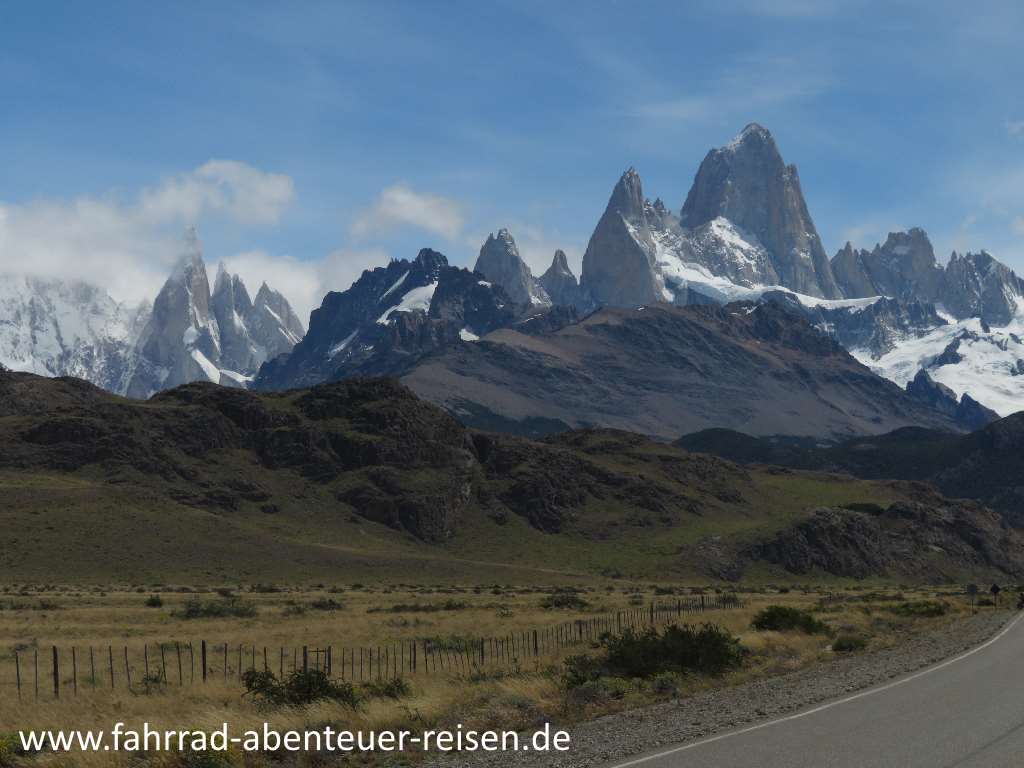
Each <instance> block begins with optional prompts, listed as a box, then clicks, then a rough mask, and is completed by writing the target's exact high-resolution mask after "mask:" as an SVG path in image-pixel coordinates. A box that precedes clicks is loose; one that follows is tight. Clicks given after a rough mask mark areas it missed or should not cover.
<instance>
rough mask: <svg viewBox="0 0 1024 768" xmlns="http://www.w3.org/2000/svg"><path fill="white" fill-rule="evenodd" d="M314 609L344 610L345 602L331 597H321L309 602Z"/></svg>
mask: <svg viewBox="0 0 1024 768" xmlns="http://www.w3.org/2000/svg"><path fill="white" fill-rule="evenodd" d="M309 607H310V608H312V609H313V610H314V611H342V610H344V609H345V604H344V603H342V602H339V601H338V600H335V599H333V598H330V597H319V598H317V599H316V600H314V601H313V602H311V603H310V604H309Z"/></svg>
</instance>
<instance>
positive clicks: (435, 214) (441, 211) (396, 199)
mask: <svg viewBox="0 0 1024 768" xmlns="http://www.w3.org/2000/svg"><path fill="white" fill-rule="evenodd" d="M464 223H465V220H464V218H463V213H462V206H461V205H459V203H458V202H456V201H455V200H452V199H450V198H447V197H442V196H440V195H431V194H426V193H422V192H417V191H415V190H414V189H412V188H411V187H409V186H408V185H407V184H395V185H394V186H391V187H387V188H385V189H384V190H383V191H382V192H381V193H380V195H379V196H378V197H377V200H376V202H374V204H373V205H372V206H370V207H369V208H367V209H366V210H364V211H361V212H360V213H359V214H357V215H356V217H355V219H354V220H353V222H352V234H354V235H356V236H357V237H366V236H369V235H386V234H391V233H393V232H397V231H400V230H402V229H410V228H411V229H422V230H424V231H426V232H433V233H434V234H437V235H440V236H441V237H443V238H445V239H447V240H454V239H455V238H457V237H458V236H459V233H460V232H462V228H463V225H464Z"/></svg>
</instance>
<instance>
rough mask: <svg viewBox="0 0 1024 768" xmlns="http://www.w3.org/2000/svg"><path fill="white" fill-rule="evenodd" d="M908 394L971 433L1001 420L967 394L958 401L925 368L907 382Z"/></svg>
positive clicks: (952, 392)
mask: <svg viewBox="0 0 1024 768" xmlns="http://www.w3.org/2000/svg"><path fill="white" fill-rule="evenodd" d="M907 394H908V395H910V396H911V397H913V398H914V399H915V400H918V401H920V402H922V403H925V404H926V405H929V406H931V407H932V408H934V409H936V410H937V411H939V412H940V413H944V414H946V415H947V416H949V417H951V418H952V419H953V420H954V421H956V423H957V424H958V425H959V426H961V427H963V428H964V429H965V430H967V431H970V432H973V431H974V430H976V429H981V428H982V427H984V426H987V425H989V424H991V423H992V422H993V421H997V420H998V419H999V414H998V413H996V412H995V411H993V410H992V409H990V408H986V407H985V406H984V405H982V404H981V403H979V402H978V401H977V400H975V399H974V398H973V397H971V396H970V395H968V394H967V393H966V392H964V393H963V394H962V395H961V396H960V399H959V400H957V398H956V393H955V392H954V391H953V390H952V389H950V388H949V387H947V386H946V385H945V384H942V383H940V382H937V381H935V380H934V379H933V378H932V377H931V376H929V375H928V372H927V371H926V370H924V369H923V368H922V369H921V370H919V371H918V372H917V375H916V376H914V378H913V379H912V380H911V381H909V382H907Z"/></svg>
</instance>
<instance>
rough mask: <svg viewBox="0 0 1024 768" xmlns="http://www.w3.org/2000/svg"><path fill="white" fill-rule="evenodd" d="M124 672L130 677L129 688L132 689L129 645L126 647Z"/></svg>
mask: <svg viewBox="0 0 1024 768" xmlns="http://www.w3.org/2000/svg"><path fill="white" fill-rule="evenodd" d="M124 674H125V677H127V678H128V690H129V691H130V690H131V689H132V668H131V665H130V664H129V663H128V646H127V645H126V646H125V647H124Z"/></svg>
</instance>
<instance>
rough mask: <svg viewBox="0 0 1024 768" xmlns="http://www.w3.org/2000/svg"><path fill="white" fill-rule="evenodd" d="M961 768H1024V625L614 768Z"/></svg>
mask: <svg viewBox="0 0 1024 768" xmlns="http://www.w3.org/2000/svg"><path fill="white" fill-rule="evenodd" d="M954 766H956V768H1003V766H1005V767H1006V768H1010V766H1013V768H1021V767H1022V766H1024V615H1022V616H1018V617H1017V618H1016V619H1015V620H1014V621H1013V622H1012V623H1011V624H1009V625H1008V626H1007V627H1006V628H1005V629H1003V630H1002V632H1001V633H1000V634H998V635H996V636H995V637H993V638H992V639H991V640H989V641H988V642H987V643H984V644H983V645H981V646H979V647H977V648H975V649H973V650H971V651H968V652H967V653H964V654H962V655H960V656H957V657H955V658H953V659H949V660H947V661H944V662H942V663H941V664H937V665H935V666H933V667H928V668H926V669H923V670H921V671H919V672H915V673H914V674H912V675H908V676H906V677H904V678H900V679H897V680H895V681H893V682H890V683H887V684H885V685H882V686H879V687H876V688H869V689H868V690H866V691H862V692H860V693H857V694H853V695H850V696H846V697H844V698H841V699H837V700H835V701H831V702H826V703H825V704H821V705H818V706H816V707H813V708H811V709H808V710H805V711H802V712H798V713H796V714H793V715H789V716H787V717H784V718H781V719H778V720H770V721H767V722H764V723H758V724H756V725H753V726H747V727H745V728H740V729H738V730H735V731H727V732H724V733H721V734H718V735H716V736H712V737H710V738H706V739H703V740H701V741H697V742H693V743H690V744H681V745H679V746H677V747H665V748H661V749H659V750H658V751H657V752H656V753H652V754H650V755H642V756H639V757H636V758H632V759H630V760H626V761H622V762H617V763H613V764H612V766H610V767H609V768H634V767H635V768H954Z"/></svg>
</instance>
